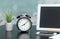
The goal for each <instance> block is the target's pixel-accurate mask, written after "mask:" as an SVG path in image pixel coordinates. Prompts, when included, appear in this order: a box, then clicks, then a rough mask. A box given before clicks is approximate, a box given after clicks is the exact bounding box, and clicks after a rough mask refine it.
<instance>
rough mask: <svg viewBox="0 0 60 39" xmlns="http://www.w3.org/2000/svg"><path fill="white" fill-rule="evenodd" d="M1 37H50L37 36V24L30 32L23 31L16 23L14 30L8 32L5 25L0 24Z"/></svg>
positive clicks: (21, 38) (8, 38)
mask: <svg viewBox="0 0 60 39" xmlns="http://www.w3.org/2000/svg"><path fill="white" fill-rule="evenodd" d="M0 39H48V36H37V35H36V26H33V27H32V28H31V30H30V31H29V32H28V33H21V31H20V30H18V29H17V27H16V26H15V25H14V26H13V31H12V32H7V31H6V29H5V26H0Z"/></svg>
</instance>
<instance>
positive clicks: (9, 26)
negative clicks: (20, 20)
mask: <svg viewBox="0 0 60 39" xmlns="http://www.w3.org/2000/svg"><path fill="white" fill-rule="evenodd" d="M12 30H13V24H12V23H6V31H12Z"/></svg>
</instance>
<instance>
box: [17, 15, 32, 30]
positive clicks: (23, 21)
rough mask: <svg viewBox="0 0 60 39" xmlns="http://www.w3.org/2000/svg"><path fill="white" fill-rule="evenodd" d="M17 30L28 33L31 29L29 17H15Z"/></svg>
mask: <svg viewBox="0 0 60 39" xmlns="http://www.w3.org/2000/svg"><path fill="white" fill-rule="evenodd" d="M17 18H18V21H17V28H18V29H19V30H21V31H28V30H29V29H30V28H31V27H32V22H31V20H30V18H31V17H30V16H29V15H20V16H17Z"/></svg>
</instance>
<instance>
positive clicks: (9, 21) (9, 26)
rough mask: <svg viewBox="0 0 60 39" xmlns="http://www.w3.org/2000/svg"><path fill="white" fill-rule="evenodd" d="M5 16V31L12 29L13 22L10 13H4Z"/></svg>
mask: <svg viewBox="0 0 60 39" xmlns="http://www.w3.org/2000/svg"><path fill="white" fill-rule="evenodd" d="M5 16H6V17H5V18H6V30H7V31H12V29H13V24H12V14H11V13H6V14H5Z"/></svg>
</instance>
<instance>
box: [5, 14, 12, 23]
mask: <svg viewBox="0 0 60 39" xmlns="http://www.w3.org/2000/svg"><path fill="white" fill-rule="evenodd" d="M6 21H7V22H8V23H10V22H11V21H12V14H11V13H6Z"/></svg>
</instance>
